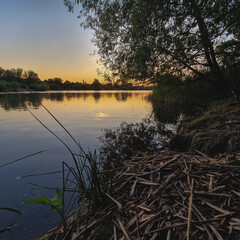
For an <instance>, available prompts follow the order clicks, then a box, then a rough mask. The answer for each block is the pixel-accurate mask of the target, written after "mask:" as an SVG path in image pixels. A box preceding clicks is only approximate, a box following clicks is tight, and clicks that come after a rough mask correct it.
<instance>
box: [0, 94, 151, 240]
mask: <svg viewBox="0 0 240 240" xmlns="http://www.w3.org/2000/svg"><path fill="white" fill-rule="evenodd" d="M149 94H151V91H139V92H138V91H137V92H136V91H134V92H133V91H130V92H126V91H122V92H114V91H113V92H57V93H56V92H44V93H35V94H34V96H31V95H30V94H27V93H21V94H0V165H2V164H5V163H8V162H10V161H13V160H15V159H18V158H20V157H24V156H26V155H29V154H32V153H35V152H38V151H41V150H46V151H45V152H44V153H41V154H39V155H36V156H33V157H31V158H27V159H24V160H22V161H19V162H16V163H14V164H11V165H8V166H5V167H0V191H1V197H0V207H2V206H4V207H11V208H15V209H18V210H20V211H22V213H23V214H22V215H21V216H20V217H19V219H18V220H17V221H16V223H15V224H14V225H13V226H12V230H11V231H7V232H4V233H3V234H1V235H0V239H11V240H13V239H34V237H37V236H39V234H41V233H43V232H44V231H45V230H46V229H48V228H49V227H51V226H53V225H54V224H55V223H56V222H57V221H58V216H57V214H56V213H54V212H51V213H50V214H49V208H48V207H46V206H41V205H37V206H34V205H23V204H21V203H22V202H23V201H26V200H28V199H30V198H32V197H36V196H40V195H43V194H44V195H47V196H48V197H50V198H52V197H53V196H54V195H55V193H54V192H53V191H51V190H42V189H40V188H37V187H35V186H33V185H31V184H30V183H37V184H41V185H48V186H61V175H60V174H59V175H58V174H55V175H45V176H35V177H24V178H23V177H22V176H25V175H30V174H40V173H45V172H51V171H56V170H60V169H61V162H62V161H66V162H67V163H69V164H71V163H72V160H71V156H70V154H69V152H68V151H67V150H66V148H65V147H63V145H62V144H61V143H60V142H59V141H58V140H57V139H56V138H55V137H54V136H53V135H51V133H49V132H48V131H47V130H46V129H45V128H44V127H43V126H42V125H41V124H40V123H39V122H38V121H37V120H36V119H35V118H33V116H32V115H31V114H30V113H29V112H28V110H27V107H28V108H29V109H31V111H32V112H33V113H34V114H35V115H36V116H37V117H38V118H39V119H40V120H41V121H42V122H43V123H44V124H46V125H47V126H48V127H49V128H50V129H51V130H53V131H54V132H55V133H56V134H57V135H58V136H60V137H61V138H62V139H63V140H64V141H65V142H66V143H67V144H68V145H69V146H70V147H71V149H72V150H73V151H78V150H77V148H76V147H75V145H74V143H73V142H72V141H71V139H70V138H69V137H68V136H67V135H66V133H65V132H64V131H63V130H62V129H61V127H59V125H58V124H57V123H56V122H55V121H54V120H53V119H52V118H51V116H50V115H49V114H48V113H47V112H46V111H45V110H44V109H43V107H42V106H41V105H40V104H39V102H41V103H42V104H43V105H44V106H45V107H47V108H48V109H49V110H50V112H52V113H53V114H54V115H55V116H56V118H57V119H58V120H60V122H61V123H62V124H63V125H64V126H65V127H66V128H67V129H68V130H69V131H70V132H71V133H72V135H73V136H74V138H75V139H76V140H77V141H79V142H80V143H81V145H82V146H83V148H84V149H85V150H86V151H87V150H88V149H90V150H93V149H96V148H97V146H98V145H99V141H98V137H99V136H100V135H102V129H105V128H113V127H117V126H119V125H120V123H121V122H122V121H126V122H139V121H141V120H142V119H143V118H145V117H147V116H148V115H150V114H151V113H152V105H151V103H150V102H148V101H147V100H146V97H147V96H149ZM26 106H27V107H26ZM0 214H1V218H0V230H1V229H2V228H4V227H5V226H7V225H8V224H10V223H12V222H13V221H14V219H15V214H13V213H9V212H4V211H1V212H0ZM48 214H49V215H48Z"/></svg>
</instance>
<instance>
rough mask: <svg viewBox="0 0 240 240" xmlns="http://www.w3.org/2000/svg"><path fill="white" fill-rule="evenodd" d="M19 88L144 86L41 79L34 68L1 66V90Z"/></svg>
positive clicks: (134, 88) (41, 89) (121, 87)
mask: <svg viewBox="0 0 240 240" xmlns="http://www.w3.org/2000/svg"><path fill="white" fill-rule="evenodd" d="M19 88H24V89H25V88H29V89H31V90H37V91H45V90H141V89H145V87H143V86H133V85H132V83H129V82H128V83H122V82H116V83H114V84H112V83H104V84H102V83H101V82H100V81H99V80H98V79H94V81H93V83H91V84H89V83H86V82H85V81H84V80H83V81H82V82H70V81H68V80H67V81H63V80H62V79H61V78H50V79H48V80H44V81H41V80H40V79H39V77H38V74H37V73H35V72H34V71H32V70H29V71H24V70H23V69H22V68H17V69H14V68H11V69H6V70H5V69H3V68H1V67H0V92H1V91H14V90H17V89H19Z"/></svg>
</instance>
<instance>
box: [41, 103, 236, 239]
mask: <svg viewBox="0 0 240 240" xmlns="http://www.w3.org/2000/svg"><path fill="white" fill-rule="evenodd" d="M220 116H221V118H220V120H221V121H220V120H219V121H218V122H216V119H219V117H220ZM239 116H240V113H239V107H238V106H237V105H236V104H232V103H220V104H217V105H213V106H211V107H210V108H209V109H208V110H207V111H206V112H204V113H202V114H200V115H198V116H196V117H193V118H190V119H186V120H184V121H183V122H182V123H181V124H180V126H179V129H178V133H177V135H176V136H177V137H176V136H175V140H171V141H170V145H172V147H173V146H174V141H175V149H174V147H173V148H172V149H174V150H180V151H177V152H176V151H171V149H170V150H162V151H160V152H158V153H156V154H154V155H151V156H145V157H142V156H135V157H133V158H132V159H130V160H126V161H124V162H123V165H122V167H121V168H120V169H112V170H110V172H111V173H112V177H113V178H112V180H111V182H109V183H107V186H108V187H107V188H106V189H105V191H104V192H103V194H104V195H105V202H104V203H102V204H100V206H99V207H98V208H97V209H96V208H94V207H93V206H91V204H90V203H89V202H85V204H84V207H83V208H81V209H79V212H78V214H77V216H76V217H75V218H71V219H70V220H69V222H68V225H67V228H66V230H65V232H62V231H61V230H60V231H59V230H55V231H54V232H53V233H51V234H50V236H48V237H47V238H46V239H48V240H52V239H87V238H88V237H89V239H120V238H121V237H122V238H125V239H139V237H142V238H141V239H150V238H151V239H159V237H160V236H161V237H163V239H168V237H169V236H170V235H171V236H172V237H174V238H175V239H179V238H181V237H184V236H186V235H188V236H191V239H207V238H208V239H214V238H215V237H217V238H219V239H226V238H229V237H231V239H238V238H239V237H240V228H239V227H238V224H239V223H240V214H239V210H238V209H237V208H236V206H239V205H240V199H239V196H240V193H239V190H238V186H239V185H238V183H239V180H237V179H238V178H237V176H239V175H240V150H239V147H237V148H232V149H230V148H229V147H228V150H229V151H228V152H223V151H224V149H222V148H221V149H219V152H218V154H215V152H211V151H210V152H209V153H210V155H211V156H208V155H207V154H206V152H201V151H199V150H197V149H198V148H199V147H200V146H203V145H204V144H203V143H202V142H206V141H205V140H206V138H202V135H200V137H199V138H200V139H201V138H202V140H203V141H202V142H201V141H200V140H199V141H198V143H199V145H197V144H196V143H195V145H194V146H193V145H190V147H189V145H188V144H189V143H191V144H193V143H194V141H193V139H196V137H192V138H191V141H189V139H188V138H189V137H180V138H179V134H183V133H185V135H187V134H188V135H189V134H190V133H191V134H192V135H193V136H194V134H196V132H197V133H198V134H199V132H201V131H204V129H205V131H207V130H206V129H208V128H210V129H211V131H210V132H209V138H212V136H214V138H216V134H217V136H218V137H219V138H221V137H222V135H221V134H222V133H223V132H225V131H226V129H223V131H221V127H222V126H224V125H223V124H224V123H226V122H227V123H228V124H227V125H226V126H227V129H229V127H230V128H231V127H233V129H234V130H235V127H238V123H240V121H238V120H236V119H238V117H239ZM229 118H230V119H231V120H229ZM229 121H230V122H229ZM236 124H237V125H236ZM203 126H207V127H208V128H203ZM213 130H214V131H213ZM219 131H220V132H219ZM233 132H234V131H229V133H231V134H233ZM231 134H230V135H228V138H227V141H229V138H230V139H231V138H232V137H233V136H232V135H231ZM176 138H177V139H178V140H177V141H176ZM209 138H207V140H209ZM173 139H174V137H173ZM179 139H180V140H179ZM186 139H187V141H186ZM181 140H183V141H182V142H181ZM184 141H185V142H184ZM179 142H181V144H182V145H183V146H184V145H185V146H186V145H187V146H188V149H187V150H189V151H191V152H186V151H182V150H183V149H177V146H179ZM216 142H217V143H218V142H219V141H216ZM220 142H221V141H220ZM207 143H208V145H209V141H207ZM217 147H219V146H218V145H217ZM215 148H216V146H214V148H213V149H215ZM203 149H206V148H203ZM209 149H211V148H207V151H209ZM223 176H224V177H223ZM236 181H237V182H238V183H237V182H236ZM226 201H227V203H228V204H226ZM86 209H90V212H89V210H88V211H86Z"/></svg>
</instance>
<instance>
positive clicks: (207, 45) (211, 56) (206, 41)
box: [189, 0, 231, 97]
mask: <svg viewBox="0 0 240 240" xmlns="http://www.w3.org/2000/svg"><path fill="white" fill-rule="evenodd" d="M189 2H190V4H191V7H192V10H193V13H194V17H195V18H196V20H197V24H198V27H199V30H200V37H201V41H202V45H203V48H204V52H205V57H206V60H207V63H208V66H209V69H210V71H211V72H212V74H213V76H214V77H215V79H216V82H215V83H216V87H217V88H218V90H219V91H220V93H221V95H222V97H226V96H228V95H229V94H230V93H231V89H230V85H229V82H228V81H227V79H226V78H225V77H224V74H223V72H222V70H221V68H220V67H219V65H218V63H217V60H216V56H215V51H214V48H213V44H212V42H211V40H210V37H209V33H208V30H207V27H206V24H205V22H204V19H203V17H202V15H201V11H200V9H199V6H198V4H197V3H196V2H195V0H189Z"/></svg>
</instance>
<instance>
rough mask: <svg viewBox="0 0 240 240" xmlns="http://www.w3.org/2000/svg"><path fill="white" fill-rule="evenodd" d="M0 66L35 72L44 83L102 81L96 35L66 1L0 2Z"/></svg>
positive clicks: (17, 0) (4, 0) (12, 0)
mask: <svg viewBox="0 0 240 240" xmlns="http://www.w3.org/2000/svg"><path fill="white" fill-rule="evenodd" d="M0 3H1V4H0V6H1V7H0V32H1V34H0V66H1V67H3V68H17V67H20V68H23V69H24V70H33V71H35V72H37V73H38V74H39V77H40V78H41V79H42V80H44V79H47V78H51V77H60V78H62V79H63V80H70V81H82V79H85V80H87V81H89V82H91V81H92V80H93V78H95V77H98V76H97V73H96V69H97V67H98V66H97V63H96V60H97V56H93V55H91V54H92V53H93V51H94V49H96V48H95V47H94V45H93V44H92V43H91V38H92V32H91V31H90V30H84V29H82V28H81V27H80V20H79V19H78V18H77V16H78V9H75V11H74V14H71V13H69V12H68V11H67V8H66V7H65V6H64V4H63V0H0Z"/></svg>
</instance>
